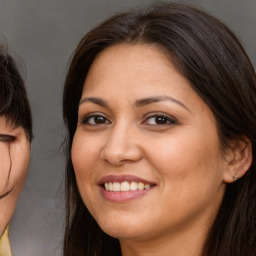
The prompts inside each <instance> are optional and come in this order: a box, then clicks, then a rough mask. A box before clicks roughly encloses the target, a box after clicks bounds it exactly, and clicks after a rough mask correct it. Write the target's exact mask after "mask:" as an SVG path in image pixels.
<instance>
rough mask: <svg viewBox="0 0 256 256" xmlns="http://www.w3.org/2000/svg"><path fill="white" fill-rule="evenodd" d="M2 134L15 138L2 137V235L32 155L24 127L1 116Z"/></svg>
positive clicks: (0, 206)
mask: <svg viewBox="0 0 256 256" xmlns="http://www.w3.org/2000/svg"><path fill="white" fill-rule="evenodd" d="M0 134H1V135H4V136H5V135H7V136H9V135H11V136H13V137H14V138H13V140H9V141H8V140H7V141H5V140H4V139H2V140H1V139H0V154H1V155H0V177H1V179H0V235H1V233H2V232H3V230H4V228H5V227H6V225H7V224H8V222H9V221H10V219H11V217H12V215H13V212H14V209H15V206H16V203H17V200H18V197H19V194H20V192H21V190H22V187H23V184H24V181H25V178H26V175H27V170H28V165H29V156H30V143H29V141H28V140H27V137H26V134H25V131H24V129H23V128H21V127H18V128H14V127H13V126H12V125H11V124H10V123H8V122H6V119H5V118H4V117H0Z"/></svg>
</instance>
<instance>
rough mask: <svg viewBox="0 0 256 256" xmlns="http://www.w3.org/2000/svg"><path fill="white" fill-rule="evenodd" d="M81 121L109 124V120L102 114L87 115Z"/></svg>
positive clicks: (86, 123)
mask: <svg viewBox="0 0 256 256" xmlns="http://www.w3.org/2000/svg"><path fill="white" fill-rule="evenodd" d="M81 123H82V124H85V125H101V124H109V123H110V121H109V120H108V119H107V118H106V117H104V116H102V115H88V116H85V117H84V118H83V119H82V122H81Z"/></svg>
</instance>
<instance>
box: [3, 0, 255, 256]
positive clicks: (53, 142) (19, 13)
mask: <svg viewBox="0 0 256 256" xmlns="http://www.w3.org/2000/svg"><path fill="white" fill-rule="evenodd" d="M152 2H153V1H149V0H72V1H70V0H43V1H42V0H0V37H1V39H0V41H1V42H3V41H5V42H6V41H7V42H8V46H9V49H10V50H11V51H13V52H15V53H16V55H17V58H18V60H19V61H20V58H22V59H23V61H24V63H25V65H26V73H24V75H25V79H26V86H27V90H28V95H29V98H30V102H31V107H32V112H33V121H34V135H35V137H34V140H33V143H32V155H31V164H30V169H29V174H28V177H27V180H26V183H25V186H24V190H23V192H22V194H21V197H20V200H19V202H18V206H17V209H16V212H15V215H14V217H13V219H12V222H11V230H10V236H11V244H12V248H13V256H41V255H42V256H55V255H56V256H58V255H61V248H62V239H63V227H64V222H63V216H64V204H63V198H64V197H63V195H64V193H63V187H61V183H62V181H63V177H64V165H65V161H64V156H63V152H62V148H61V143H62V140H63V137H64V132H65V130H64V127H63V123H62V110H61V101H62V87H63V81H64V78H65V74H66V69H67V62H68V60H69V57H70V55H71V54H72V52H73V50H74V48H75V46H76V45H77V43H78V42H79V40H80V39H81V37H82V36H83V35H84V34H85V33H86V32H87V31H88V30H89V29H91V28H92V27H94V26H95V25H96V24H98V23H100V22H101V21H103V20H104V19H105V18H107V17H108V16H110V15H112V14H115V13H117V12H119V11H122V10H125V9H128V8H130V7H137V6H144V5H148V4H150V3H152ZM183 2H185V3H190V4H193V5H195V6H198V7H201V8H202V9H204V10H206V11H208V12H210V13H211V14H213V15H215V16H217V17H218V18H220V19H221V20H222V21H224V23H226V24H227V25H228V26H229V27H230V28H231V29H232V30H233V31H234V32H235V34H236V35H237V36H238V37H239V38H240V40H241V41H242V43H243V45H244V47H245V49H246V51H247V53H248V55H249V57H250V59H251V61H252V63H253V64H254V67H255V66H256V47H255V45H256V29H255V26H256V0H243V1H242V0H201V1H200V0H198V1H196V0H194V1H183Z"/></svg>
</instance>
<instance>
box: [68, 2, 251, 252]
mask: <svg viewBox="0 0 256 256" xmlns="http://www.w3.org/2000/svg"><path fill="white" fill-rule="evenodd" d="M138 42H139V43H144V44H155V45H157V46H160V47H161V49H163V50H164V52H165V53H166V55H167V56H169V57H170V61H171V62H172V63H173V64H174V65H175V66H176V68H177V70H179V72H180V73H181V74H182V75H183V76H184V77H186V78H187V79H188V80H189V81H190V83H191V86H192V88H193V89H194V90H195V91H196V92H197V93H198V95H199V96H200V97H201V98H202V99H203V100H204V102H205V103H206V104H207V105H208V106H209V108H210V109H211V110H212V112H213V114H214V116H215V119H216V121H217V126H218V133H219V138H220V141H221V143H222V146H223V148H225V147H228V144H229V143H228V142H229V140H230V139H234V138H237V137H239V136H241V135H243V136H246V137H247V138H248V139H249V140H250V141H251V143H252V148H253V163H252V165H251V167H250V169H249V170H248V172H247V173H246V175H245V176H244V177H243V178H241V179H240V180H238V181H237V182H235V183H233V184H228V185H227V189H226V193H225V196H224V199H223V202H222V205H221V207H220V209H219V212H218V215H217V217H216V219H215V222H214V224H213V226H212V227H211V228H210V230H209V233H208V237H207V238H206V240H205V244H204V248H203V253H202V255H207V256H224V255H226V256H248V255H254V254H255V252H256V200H255V196H256V185H255V184H256V169H255V168H256V165H255V163H256V157H255V146H256V97H255V96H256V77H255V71H254V68H253V66H252V64H251V62H250V60H249V58H248V57H247V55H246V53H245V51H244V49H243V47H242V46H241V44H240V42H239V41H238V39H237V38H236V37H235V35H234V34H233V33H232V32H231V31H230V30H229V29H228V28H227V27H226V26H225V25H224V24H223V23H221V22H220V21H218V20H217V19H215V18H214V17H212V16H210V15H208V14H206V13H205V12H202V11H200V10H198V9H196V8H193V7H189V6H187V5H182V4H174V3H168V4H157V5H154V6H151V7H148V8H144V9H136V10H132V11H130V12H125V13H122V14H118V15H116V16H114V17H111V18H110V19H108V20H107V21H105V22H104V23H102V24H100V25H99V26H98V27H96V28H95V29H93V30H91V31H90V32H89V33H87V34H86V35H85V36H84V37H83V38H82V40H81V41H80V43H79V44H78V46H77V48H76V50H75V52H74V55H73V58H72V60H71V63H70V67H69V70H68V74H67V77H66V81H65V87H64V96H63V116H64V122H65V124H66V126H67V129H68V133H67V139H66V153H67V155H66V157H67V166H66V229H65V238H64V255H65V256H71V255H75V256H78V255H88V256H104V255H106V256H111V255H113V256H117V255H121V251H120V246H119V242H118V240H117V239H114V238H112V237H110V236H108V235H107V234H106V233H104V232H103V231H102V230H101V228H100V227H99V226H98V224H97V223H96V222H95V220H94V219H93V217H92V216H91V214H90V213H89V211H88V210H87V208H86V206H85V205H84V203H83V201H82V199H81V197H80V194H79V191H78V188H77V184H76V180H75V175H74V168H73V165H72V162H71V154H70V152H71V146H72V141H73V136H74V133H75V131H76V125H77V115H78V102H79V100H80V97H81V93H82V89H83V84H84V81H85V79H86V76H87V72H88V70H89V68H90V66H91V64H92V62H93V61H94V59H95V58H96V56H97V55H98V54H99V53H100V52H102V51H103V50H104V49H106V48H107V47H109V46H112V45H115V44H119V43H130V44H135V43H138Z"/></svg>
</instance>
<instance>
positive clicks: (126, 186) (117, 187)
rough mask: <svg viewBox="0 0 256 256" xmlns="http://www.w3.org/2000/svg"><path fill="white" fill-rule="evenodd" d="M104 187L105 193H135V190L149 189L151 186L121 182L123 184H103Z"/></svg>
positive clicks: (141, 183)
mask: <svg viewBox="0 0 256 256" xmlns="http://www.w3.org/2000/svg"><path fill="white" fill-rule="evenodd" d="M104 187H105V189H106V190H107V191H115V192H118V191H136V190H144V189H146V190H147V189H150V188H151V186H150V185H149V184H144V183H143V182H135V181H133V182H131V183H129V182H128V181H123V182H121V183H120V182H105V183H104Z"/></svg>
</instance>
